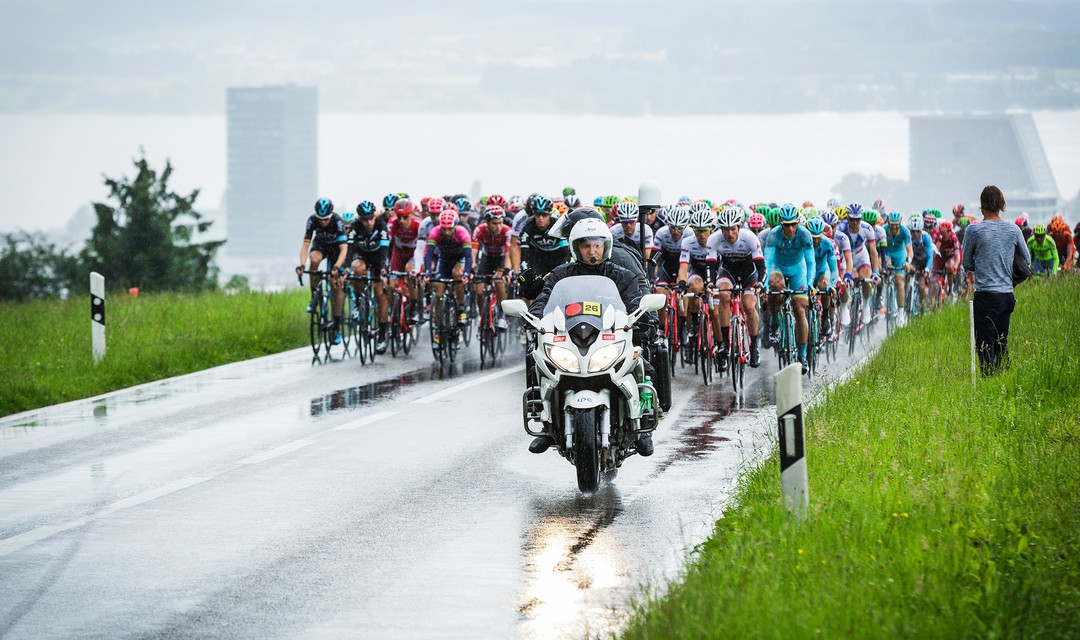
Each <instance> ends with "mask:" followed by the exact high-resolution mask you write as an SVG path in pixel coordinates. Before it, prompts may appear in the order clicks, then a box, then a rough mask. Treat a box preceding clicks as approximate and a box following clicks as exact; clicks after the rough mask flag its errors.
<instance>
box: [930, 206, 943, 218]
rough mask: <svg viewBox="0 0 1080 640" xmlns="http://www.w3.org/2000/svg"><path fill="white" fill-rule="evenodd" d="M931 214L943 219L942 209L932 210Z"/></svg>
mask: <svg viewBox="0 0 1080 640" xmlns="http://www.w3.org/2000/svg"><path fill="white" fill-rule="evenodd" d="M930 213H932V214H934V217H935V218H938V219H939V220H940V219H941V209H931V210H930Z"/></svg>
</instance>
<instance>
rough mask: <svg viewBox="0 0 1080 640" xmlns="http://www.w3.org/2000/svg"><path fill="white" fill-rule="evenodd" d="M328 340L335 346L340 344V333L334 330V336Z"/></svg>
mask: <svg viewBox="0 0 1080 640" xmlns="http://www.w3.org/2000/svg"><path fill="white" fill-rule="evenodd" d="M330 342H333V343H334V345H335V346H336V345H339V344H341V334H340V333H338V332H337V331H335V332H334V337H333V338H331V339H330Z"/></svg>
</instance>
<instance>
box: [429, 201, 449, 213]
mask: <svg viewBox="0 0 1080 640" xmlns="http://www.w3.org/2000/svg"><path fill="white" fill-rule="evenodd" d="M427 206H428V211H430V212H432V213H442V212H443V211H444V210H446V200H443V199H442V198H428V203H427Z"/></svg>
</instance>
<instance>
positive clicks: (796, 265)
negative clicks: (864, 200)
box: [765, 203, 851, 375]
mask: <svg viewBox="0 0 1080 640" xmlns="http://www.w3.org/2000/svg"><path fill="white" fill-rule="evenodd" d="M850 213H851V212H850V211H849V212H848V215H849V217H850ZM815 262H816V261H815V259H814V239H813V237H812V236H811V235H810V232H809V231H807V230H806V228H805V227H801V226H799V210H798V208H796V207H795V205H793V204H790V203H789V204H785V205H784V206H782V207H780V228H779V229H774V230H773V231H772V232H771V233H770V234H769V237H768V238H766V240H765V266H766V270H767V271H768V273H769V288H770V289H772V290H773V291H781V290H783V289H784V288H790V289H792V290H794V291H795V292H796V293H795V296H794V300H793V306H794V308H795V344H796V345H797V346H798V352H799V363H800V364H802V372H803V375H806V374H807V373H808V372H809V371H810V368H809V366H807V364H806V338H807V334H808V333H809V328H808V327H807V324H806V305H807V302H808V300H807V292H808V284H809V283H808V279H809V278H810V277H812V274H815V273H817V271H816V264H815ZM773 297H774V298H779V296H773ZM769 306H770V311H771V314H770V315H771V322H770V332H769V333H770V342H772V343H773V344H777V343H778V342H779V336H778V335H777V333H778V329H779V327H778V323H779V320H780V318H779V315H780V312H779V306H780V300H779V299H775V300H770V305H769Z"/></svg>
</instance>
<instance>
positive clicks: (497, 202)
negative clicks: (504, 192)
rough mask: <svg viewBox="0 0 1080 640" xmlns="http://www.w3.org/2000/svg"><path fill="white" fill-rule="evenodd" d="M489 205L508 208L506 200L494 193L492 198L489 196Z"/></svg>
mask: <svg viewBox="0 0 1080 640" xmlns="http://www.w3.org/2000/svg"><path fill="white" fill-rule="evenodd" d="M487 204H488V205H490V206H496V207H505V206H506V198H504V197H502V196H500V195H499V194H497V193H493V194H491V195H490V196H488V199H487Z"/></svg>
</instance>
